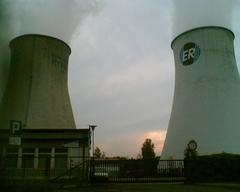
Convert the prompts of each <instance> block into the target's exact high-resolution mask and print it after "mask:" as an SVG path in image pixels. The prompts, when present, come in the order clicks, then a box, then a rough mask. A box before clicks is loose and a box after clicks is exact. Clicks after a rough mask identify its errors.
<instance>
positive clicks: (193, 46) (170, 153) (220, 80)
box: [162, 27, 240, 159]
mask: <svg viewBox="0 0 240 192" xmlns="http://www.w3.org/2000/svg"><path fill="white" fill-rule="evenodd" d="M233 40H234V34H233V33H232V32H231V31H230V30H228V29H225V28H221V27H202V28H197V29H193V30H191V31H187V32H185V33H183V34H181V35H179V36H178V37H176V38H175V39H174V40H173V42H172V49H173V52H174V59H175V93H174V101H173V107H172V113H171V118H170V122H169V127H168V132H167V136H166V140H165V144H164V148H163V152H162V158H163V159H168V158H169V157H173V158H174V159H177V158H183V156H184V149H185V148H186V146H187V144H188V142H189V141H190V140H192V139H193V140H195V141H196V142H197V144H198V149H197V151H198V153H199V154H200V155H206V154H213V153H222V152H228V153H240V142H239V138H240V84H239V74H238V70H237V65H236V60H235V54H234V45H233Z"/></svg>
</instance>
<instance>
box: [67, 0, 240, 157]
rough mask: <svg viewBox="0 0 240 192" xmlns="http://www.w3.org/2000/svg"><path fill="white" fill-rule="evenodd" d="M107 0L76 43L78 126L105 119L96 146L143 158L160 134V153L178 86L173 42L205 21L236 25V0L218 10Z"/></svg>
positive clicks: (73, 88)
mask: <svg viewBox="0 0 240 192" xmlns="http://www.w3.org/2000/svg"><path fill="white" fill-rule="evenodd" d="M101 2H104V3H103V4H101V6H102V7H101V9H100V10H99V11H98V13H97V14H94V15H92V16H89V17H88V18H87V19H85V20H84V22H83V23H82V26H81V30H80V31H79V32H78V33H77V34H75V37H74V38H73V41H72V43H71V46H72V49H73V53H72V55H71V59H70V68H69V69H70V72H69V74H70V76H69V88H70V95H71V99H72V104H73V110H74V114H75V119H76V122H77V126H78V127H84V126H86V125H87V124H96V125H98V127H97V128H96V145H97V146H99V147H100V148H101V149H102V150H104V151H105V152H106V154H107V155H123V156H129V157H131V156H133V157H136V155H137V154H138V153H140V150H141V145H142V143H143V142H144V140H145V138H151V139H152V140H153V142H154V144H155V150H156V152H157V155H160V152H161V150H162V146H163V143H164V138H165V135H166V130H167V126H168V121H169V118H170V113H171V106H172V99H173V92H174V61H173V54H172V50H171V48H170V44H171V41H172V39H173V37H174V36H175V35H177V34H178V33H180V32H183V31H184V30H188V29H190V28H193V27H198V26H203V25H205V24H207V25H220V26H226V27H229V28H232V27H231V26H232V23H234V22H233V21H234V19H233V18H235V20H237V18H238V17H237V16H236V15H235V16H234V17H233V16H232V14H231V13H232V12H234V11H235V12H236V10H235V9H234V10H232V8H233V7H234V6H233V4H234V3H236V1H230V3H228V2H229V1H213V2H215V3H216V2H220V5H219V6H216V8H215V9H214V7H213V6H211V5H212V4H211V3H210V4H211V5H210V4H209V3H207V2H208V1H203V2H204V3H197V1H193V2H195V3H192V1H189V0H187V1H182V2H183V3H182V4H181V3H180V1H177V0H176V1H175V4H174V2H173V1H169V0H131V1H130V0H104V1H101ZM188 3H189V4H188ZM187 5H189V7H184V6H187ZM196 5H197V6H196ZM234 5H235V4H234ZM176 6H178V7H179V10H176ZM192 6H195V8H193V7H192ZM209 7H210V8H209ZM197 9H199V10H197ZM184 10H186V11H187V10H191V11H190V12H191V13H189V15H188V14H187V12H184ZM227 11H228V12H229V13H226V12H227ZM176 12H177V13H176ZM201 12H202V13H203V14H204V15H203V16H202V17H201V19H199V18H198V17H199V16H200V14H198V13H201ZM210 13H211V14H212V15H211V14H210ZM219 13H222V14H221V15H222V16H221V15H219ZM176 14H178V15H181V16H180V18H177V19H176V17H178V16H177V15H176ZM184 14H185V15H184ZM194 14H195V15H194ZM214 14H215V16H214ZM188 16H189V17H190V16H194V17H196V18H194V19H192V20H191V19H189V18H188ZM209 16H211V18H210V17H209ZM186 18H188V19H187V21H185V22H184V19H186ZM208 18H209V19H208ZM238 19H239V18H238ZM196 20H197V21H196ZM229 20H230V22H229ZM234 27H235V28H234ZM234 27H233V28H232V30H235V32H236V36H237V35H238V36H239V32H238V30H237V29H238V26H237V25H234ZM237 40H239V39H238V38H237ZM238 47H239V46H238Z"/></svg>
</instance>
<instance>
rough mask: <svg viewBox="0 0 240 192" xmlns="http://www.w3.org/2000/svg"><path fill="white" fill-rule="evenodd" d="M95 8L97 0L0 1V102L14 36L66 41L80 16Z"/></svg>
mask: <svg viewBox="0 0 240 192" xmlns="http://www.w3.org/2000/svg"><path fill="white" fill-rule="evenodd" d="M98 9H99V2H98V1H97V0H0V29H1V30H0V104H1V98H2V96H3V92H4V89H5V85H6V82H7V78H8V71H9V47H8V44H9V42H10V41H11V40H12V39H13V38H14V37H16V36H20V35H23V34H43V35H49V36H53V37H56V38H59V39H61V40H63V41H65V42H67V43H70V42H71V39H72V37H73V35H74V33H75V31H76V30H77V29H79V26H81V25H80V24H81V22H82V21H83V19H84V18H85V17H87V16H88V15H89V14H94V13H96V12H97V11H98Z"/></svg>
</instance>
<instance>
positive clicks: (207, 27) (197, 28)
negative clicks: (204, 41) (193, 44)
mask: <svg viewBox="0 0 240 192" xmlns="http://www.w3.org/2000/svg"><path fill="white" fill-rule="evenodd" d="M211 28H215V29H222V30H226V31H228V32H230V33H231V34H232V35H233V39H235V35H234V32H233V31H232V30H231V29H229V28H227V27H222V26H202V27H196V28H192V29H189V30H186V31H184V32H182V33H180V34H179V35H177V36H176V37H174V38H173V40H172V43H171V48H172V49H173V44H174V42H175V41H176V40H177V39H178V38H179V37H181V36H183V35H185V34H186V33H189V32H192V31H197V30H201V29H211Z"/></svg>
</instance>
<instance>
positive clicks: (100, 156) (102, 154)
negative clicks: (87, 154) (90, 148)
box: [94, 147, 106, 159]
mask: <svg viewBox="0 0 240 192" xmlns="http://www.w3.org/2000/svg"><path fill="white" fill-rule="evenodd" d="M94 157H95V158H96V159H105V158H106V155H105V152H104V151H101V149H100V148H99V147H96V148H95V150H94Z"/></svg>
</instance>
